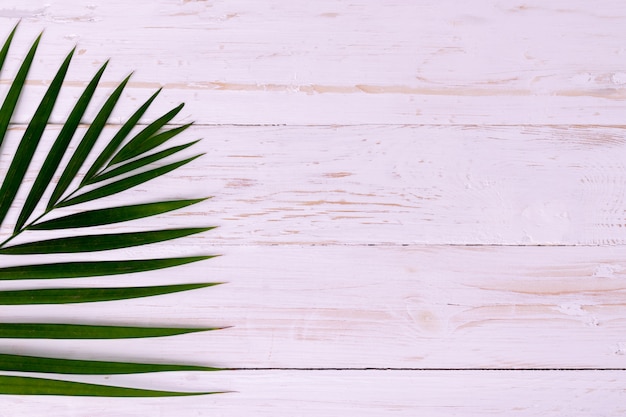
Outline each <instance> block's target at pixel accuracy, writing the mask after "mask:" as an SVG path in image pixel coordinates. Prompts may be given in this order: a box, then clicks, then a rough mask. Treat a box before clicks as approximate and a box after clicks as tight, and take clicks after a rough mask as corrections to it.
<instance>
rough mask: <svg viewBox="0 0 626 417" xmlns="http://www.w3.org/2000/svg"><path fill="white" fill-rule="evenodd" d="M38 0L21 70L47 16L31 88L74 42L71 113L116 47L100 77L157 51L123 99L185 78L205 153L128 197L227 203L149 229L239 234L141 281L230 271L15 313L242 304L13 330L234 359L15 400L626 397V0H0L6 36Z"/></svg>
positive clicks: (20, 410)
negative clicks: (86, 393) (107, 333)
mask: <svg viewBox="0 0 626 417" xmlns="http://www.w3.org/2000/svg"><path fill="white" fill-rule="evenodd" d="M19 19H22V24H21V27H20V29H19V32H18V34H17V36H16V39H15V46H14V49H13V51H14V52H13V53H12V54H11V55H10V57H11V59H10V61H9V62H8V63H7V65H9V67H8V68H9V69H7V70H6V72H3V79H2V81H1V83H2V84H1V85H0V87H1V88H2V89H3V91H4V90H6V88H7V85H8V83H9V82H10V76H9V75H10V74H13V73H14V70H15V68H16V67H17V65H19V62H20V58H21V56H22V55H23V54H24V53H25V51H26V49H27V47H28V45H29V43H30V42H32V40H33V39H34V38H35V36H36V35H37V34H38V32H39V31H41V30H42V29H45V34H44V38H43V42H42V45H41V48H40V51H39V53H38V56H37V59H36V61H35V67H34V68H33V70H32V71H31V81H30V83H29V85H28V90H27V93H28V94H29V97H35V98H36V97H39V96H40V95H41V94H42V93H43V91H44V88H45V86H46V85H47V83H48V82H49V81H50V79H51V77H52V75H53V73H54V71H55V70H56V67H57V66H58V65H59V63H60V62H61V60H62V58H63V57H64V55H65V53H67V52H68V51H69V50H70V49H71V48H72V47H73V46H74V45H75V44H77V45H78V49H77V51H78V52H77V57H76V59H75V62H74V64H73V66H72V67H71V71H70V75H69V81H68V82H67V83H66V84H67V86H66V88H67V90H65V92H64V94H65V95H64V96H63V99H62V100H63V102H62V103H61V105H60V106H59V107H58V108H57V110H56V111H55V115H54V120H56V121H61V120H62V119H63V117H64V116H65V115H66V114H67V111H68V108H69V106H70V105H71V103H72V100H73V99H75V98H76V97H77V96H78V94H80V91H81V88H82V87H84V85H85V84H86V82H87V81H88V80H89V78H90V77H91V75H92V74H93V73H94V72H95V70H96V69H97V68H98V66H99V65H101V64H102V63H103V62H104V60H106V59H107V58H108V57H111V58H112V61H111V64H110V66H109V69H108V70H107V73H106V74H105V82H104V83H103V85H104V86H105V88H103V90H102V92H101V93H106V92H108V91H110V88H111V87H113V86H114V85H115V83H116V82H118V81H120V80H121V79H122V78H123V77H124V76H125V75H126V74H128V73H129V72H130V71H131V70H136V72H135V74H134V76H133V79H132V81H131V83H130V84H129V86H130V88H128V90H127V92H126V93H125V95H124V97H123V103H122V104H121V105H120V106H119V107H118V109H117V110H116V117H115V118H114V121H113V122H114V123H115V122H116V121H118V122H119V121H120V120H122V118H123V117H125V116H127V115H129V114H130V112H131V111H132V110H133V109H134V108H136V107H137V106H138V105H139V104H140V103H141V102H142V101H143V100H145V99H146V98H147V97H148V96H149V95H150V94H151V93H152V92H153V91H154V90H155V89H156V88H158V87H159V86H164V87H165V88H164V91H163V93H162V94H161V96H160V97H159V99H158V100H157V102H156V103H155V106H154V110H153V111H151V112H150V115H149V117H155V116H156V115H158V114H159V112H163V111H165V110H168V109H169V108H171V107H173V106H175V105H177V104H178V103H179V102H186V107H185V108H184V110H183V111H182V112H181V115H180V116H179V117H178V118H177V119H176V121H177V122H178V123H184V122H188V121H192V120H195V122H196V123H195V125H194V127H193V128H192V129H190V130H188V131H187V132H185V134H184V137H185V138H186V139H190V140H191V139H196V138H200V137H202V138H204V140H203V141H202V142H201V143H200V144H199V145H198V148H199V151H203V152H206V155H205V156H204V157H203V158H201V159H199V160H197V161H195V162H194V163H193V164H192V165H189V166H187V167H185V168H184V169H181V170H180V171H179V172H178V174H176V175H170V176H169V177H168V178H166V179H163V180H159V181H157V182H154V183H152V184H150V185H146V186H145V187H143V188H141V189H140V190H139V191H140V192H135V193H132V192H129V193H125V194H122V195H120V197H119V198H118V200H121V201H123V202H131V201H132V202H135V201H138V199H139V200H140V201H150V200H153V199H154V198H155V197H154V196H155V195H164V196H168V197H197V196H205V195H212V196H214V198H213V199H211V200H208V201H206V202H204V203H202V204H201V205H198V206H194V207H192V208H190V209H188V210H187V211H182V212H177V213H172V214H168V215H163V216H161V217H160V218H159V219H158V221H159V222H160V223H159V224H162V223H163V222H165V223H166V224H168V225H170V224H171V225H182V224H189V225H218V226H220V227H219V228H218V229H216V230H214V231H211V232H208V233H205V234H203V235H200V236H197V237H193V238H188V239H185V240H184V241H181V242H178V243H175V244H160V245H155V247H156V250H161V251H162V253H166V254H179V253H198V254H200V253H219V254H223V255H224V256H222V257H220V258H217V259H213V260H210V261H206V262H203V263H198V264H193V265H188V266H185V267H181V268H179V269H178V270H177V271H176V270H170V271H162V272H159V273H153V274H147V276H146V275H145V274H143V275H140V276H137V277H132V279H133V284H135V283H154V282H161V281H162V282H189V281H206V280H216V281H226V282H228V284H227V285H222V286H219V287H215V288H208V289H204V290H199V291H195V292H190V293H184V294H177V295H168V296H162V297H157V298H151V299H144V300H134V301H122V302H117V304H116V305H115V306H114V308H113V309H112V311H111V310H110V306H109V307H105V306H101V305H94V306H87V305H81V306H67V307H54V308H51V307H40V308H37V309H34V310H33V309H31V308H24V307H11V308H3V309H2V315H3V319H5V320H16V321H19V320H22V321H24V320H33V319H37V318H40V319H41V318H47V319H49V318H50V317H53V318H55V319H59V320H76V317H98V318H99V320H100V321H102V322H120V321H124V322H133V323H134V322H139V323H147V324H156V323H160V324H161V323H166V324H180V323H185V324H192V325H229V326H233V327H232V328H230V329H227V330H223V331H220V332H209V333H206V334H193V335H186V336H182V337H175V338H164V339H160V340H158V341H157V342H155V341H154V340H140V341H114V342H110V343H102V342H84V343H79V344H76V342H72V341H55V342H46V343H44V344H42V343H41V342H37V341H35V342H33V341H31V342H16V341H13V340H2V341H0V350H2V351H3V352H26V353H43V352H45V353H47V354H51V353H55V354H59V355H67V356H71V357H77V358H95V357H106V358H114V359H138V358H145V357H148V358H152V359H154V360H158V361H171V360H175V359H177V358H179V359H180V358H183V359H184V360H185V361H188V362H190V363H199V364H208V365H214V366H221V367H227V368H237V370H232V371H225V372H221V373H217V374H216V373H211V374H198V373H179V374H161V375H158V376H135V377H114V378H77V379H81V380H89V381H101V382H102V381H106V382H110V383H116V384H119V385H125V384H136V385H140V386H144V387H148V388H162V389H177V388H178V389H188V390H205V389H210V390H230V391H233V392H232V393H229V394H223V395H218V396H202V397H193V398H176V399H152V400H151V399H147V400H128V399H91V398H64V397H17V396H3V397H0V416H3V417H4V416H40V415H41V412H42V410H45V412H46V415H47V416H49V417H61V416H76V417H78V416H81V417H83V416H89V417H99V416H102V417H104V416H106V417H108V416H146V415H153V416H174V415H176V416H181V417H186V416H272V417H275V416H321V415H323V416H352V415H354V416H387V415H398V416H418V415H424V416H457V415H458V416H484V415H511V416H539V415H541V416H623V415H624V413H625V412H626V373H625V369H626V314H625V307H626V306H625V297H626V247H625V246H624V245H626V130H625V129H624V126H626V101H625V100H626V4H625V3H624V2H622V1H617V0H615V1H611V0H602V1H598V2H589V1H582V0H567V1H565V0H554V1H550V2H545V1H538V0H529V1H517V0H515V1H513V0H511V1H496V0H479V1H472V2H462V1H455V0H424V1H404V0H384V1H373V0H372V1H368V0H356V1H349V2H348V1H339V0H333V1H330V0H321V1H313V2H311V1H301V0H297V1H277V0H274V1H210V0H205V1H202V0H197V1H194V0H169V1H168V0H141V1H138V0H133V1H128V0H127V1H120V0H106V1H105V0H91V1H89V2H77V1H72V0H48V1H46V2H44V1H35V0H30V1H23V0H20V1H18V0H2V1H1V2H0V24H1V25H0V29H1V30H0V35H1V36H2V37H4V36H6V35H7V34H8V32H9V31H10V29H11V27H12V26H13V25H14V24H15V23H16V22H17V21H18V20H19ZM102 97H104V96H102ZM36 104H37V99H33V100H24V101H23V102H22V103H21V105H20V108H19V113H18V115H17V117H16V124H15V125H14V126H13V130H14V133H15V134H17V132H18V131H19V130H20V129H23V128H24V125H23V123H25V122H26V121H27V118H28V114H30V112H31V111H32V109H33V108H34V106H35V105H36ZM149 117H147V118H146V120H148V119H149ZM53 131H54V129H51V133H50V138H53V137H54V135H53V133H54V132H53ZM111 131H112V129H111ZM10 150H11V145H10V144H7V146H6V147H5V149H4V150H3V155H2V157H3V158H7V157H8V154H9V152H10ZM28 179H29V180H32V179H33V175H32V174H31V176H30V177H29V178H28ZM148 191H149V192H150V193H156V194H148ZM141 199H143V200H141ZM143 226H147V227H150V226H154V224H143ZM143 226H141V227H143ZM130 227H135V226H132V225H128V226H127V225H121V226H119V227H118V228H117V229H118V230H126V229H128V228H130ZM137 227H139V226H137ZM152 250H155V249H154V248H143V249H137V250H136V251H135V252H134V253H140V254H145V253H148V252H147V251H152ZM172 271H174V272H172ZM128 279H131V277H128ZM93 282H98V280H90V281H89V282H88V283H85V284H84V285H87V284H92V283H93ZM22 285H23V284H22ZM81 285H82V284H81ZM15 287H16V288H17V287H18V284H16V285H15Z"/></svg>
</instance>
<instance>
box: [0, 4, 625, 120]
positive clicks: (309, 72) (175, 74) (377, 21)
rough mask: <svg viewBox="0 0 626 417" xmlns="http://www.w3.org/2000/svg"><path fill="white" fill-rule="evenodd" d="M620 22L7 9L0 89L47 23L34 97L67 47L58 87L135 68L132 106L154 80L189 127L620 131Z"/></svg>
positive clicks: (413, 12)
mask: <svg viewBox="0 0 626 417" xmlns="http://www.w3.org/2000/svg"><path fill="white" fill-rule="evenodd" d="M120 8H122V9H123V10H125V12H124V13H120V12H119V10H120ZM623 15H626V7H624V5H623V4H622V3H619V2H614V1H602V2H599V3H598V2H596V3H594V4H593V6H592V5H590V4H589V3H588V2H584V1H575V2H572V1H557V2H551V3H550V5H545V4H544V3H542V2H538V1H533V2H530V3H528V2H526V3H525V4H523V5H509V6H506V5H501V4H500V3H498V2H495V1H484V2H481V3H480V4H473V3H467V4H459V3H458V2H455V1H452V0H448V1H443V2H442V1H434V0H431V1H428V2H420V3H419V4H418V3H415V2H403V1H386V2H385V4H384V7H382V6H381V4H379V3H376V4H375V3H371V2H364V1H360V2H355V3H350V4H348V3H337V2H336V1H324V2H314V3H310V2H302V1H296V2H290V3H284V2H276V1H273V2H269V3H267V2H266V3H263V4H257V3H254V2H247V1H240V2H218V3H209V2H195V1H193V2H186V1H185V2H175V3H172V2H167V1H165V0H160V1H156V2H155V1H145V0H144V1H136V2H133V3H132V5H129V4H128V2H121V1H120V0H115V1H102V0H98V1H94V2H91V3H90V4H86V5H83V6H80V7H77V6H76V4H75V2H73V1H71V0H63V1H58V2H55V3H54V4H52V5H49V4H46V3H43V2H40V1H30V2H23V1H19V2H18V1H16V0H8V1H5V2H3V5H2V8H0V19H2V21H4V22H5V27H6V29H5V32H6V33H8V31H9V28H10V27H11V26H12V25H13V24H14V23H15V22H16V21H17V20H18V19H19V18H22V19H23V20H22V27H21V29H20V32H19V34H18V37H17V38H16V47H15V49H14V50H15V51H18V53H17V54H16V55H13V54H12V55H11V57H10V60H9V62H8V67H9V69H8V70H7V71H6V72H4V73H3V78H5V79H6V77H9V74H12V73H13V69H14V68H15V67H16V66H17V65H18V64H19V63H20V60H21V56H22V55H21V54H20V53H19V51H24V50H25V49H26V47H27V44H28V43H29V42H30V41H31V40H32V39H33V38H34V36H35V35H36V34H37V33H38V32H39V31H40V30H41V29H43V28H44V27H45V28H46V36H45V38H44V43H43V45H42V48H41V51H40V55H39V57H40V58H39V60H38V62H37V64H38V65H36V66H35V68H33V71H32V80H33V81H32V83H33V84H35V86H36V85H41V84H43V85H45V84H47V83H48V82H49V80H50V78H51V77H52V73H51V71H50V68H51V67H54V66H56V65H58V62H59V61H60V60H61V58H62V56H63V55H64V54H65V53H66V52H67V51H68V50H69V49H70V48H71V47H73V46H74V44H75V43H77V42H78V44H79V47H78V50H77V55H78V56H77V58H80V60H79V59H77V61H80V63H77V64H76V66H74V67H73V68H72V70H71V73H70V75H69V78H68V80H69V84H70V85H74V86H76V85H80V84H81V83H84V82H85V81H86V80H87V79H88V77H89V76H90V75H91V74H92V73H93V72H95V70H96V68H97V67H98V66H99V65H101V64H102V63H103V62H104V61H105V60H106V59H107V58H109V57H112V58H113V61H112V65H111V67H110V68H109V72H108V75H107V77H106V80H107V81H108V82H109V83H111V82H113V81H116V80H119V79H121V78H123V77H124V76H125V75H126V74H127V73H128V72H129V71H130V70H133V69H136V70H137V75H136V77H135V78H134V82H133V83H131V89H129V93H128V94H129V95H130V97H132V98H133V99H135V100H140V99H141V97H142V96H143V95H145V94H148V93H149V91H151V90H153V89H155V88H157V87H158V86H159V85H165V86H166V87H167V88H168V89H170V90H171V95H170V96H169V101H168V104H169V105H174V104H175V103H177V102H178V101H186V102H188V104H189V106H188V108H187V109H186V110H185V113H184V115H185V116H186V117H193V118H194V119H195V120H197V121H199V122H200V123H212V124H214V123H218V124H219V123H238V124H259V123H261V124H282V123H286V124H342V123H343V124H345V123H350V124H362V123H393V124H407V123H417V124H423V123H428V124H433V123H434V124H462V123H466V124H475V123H487V124H532V123H549V124H571V123H576V124H621V123H622V114H623V109H624V105H623V101H624V98H625V97H626V89H625V88H624V86H625V85H626V73H625V72H624V70H623V65H622V61H623V59H622V56H623V54H624V48H623V40H624V39H623V38H624V36H623V28H622V25H621V19H620V17H621V16H623ZM22 53H23V52H22ZM35 86H33V87H35ZM78 94H79V91H77V89H72V93H71V95H72V96H77V95H78ZM64 104H65V105H64V106H62V107H61V108H60V109H59V110H58V111H57V113H56V116H55V119H56V120H59V118H61V117H62V115H63V114H64V113H63V108H65V107H67V106H68V105H69V104H68V103H64ZM27 106H28V104H26V105H25V106H24V107H23V108H24V109H26V108H27ZM127 108H128V104H126V105H125V107H124V109H127ZM20 120H21V121H24V120H27V117H26V115H25V114H24V112H21V113H20Z"/></svg>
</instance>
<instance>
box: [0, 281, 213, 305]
mask: <svg viewBox="0 0 626 417" xmlns="http://www.w3.org/2000/svg"><path fill="white" fill-rule="evenodd" d="M218 284H219V283H217V282H214V283H208V284H181V285H161V286H156V285H154V286H151V287H122V288H46V289H41V290H18V291H0V305H24V304H70V303H94V302H97V301H114V300H127V299H130V298H140V297H152V296H155V295H162V294H170V293H174V292H180V291H189V290H195V289H198V288H206V287H211V286H213V285H218Z"/></svg>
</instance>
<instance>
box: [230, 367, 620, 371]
mask: <svg viewBox="0 0 626 417" xmlns="http://www.w3.org/2000/svg"><path fill="white" fill-rule="evenodd" d="M221 370H222V371H262V372H264V371H315V372H318V371H319V372H324V371H390V372H395V371H437V372H476V371H480V372H482V371H485V372H503V371H507V372H535V371H536V372H563V371H567V372H581V371H626V368H368V367H362V368H221Z"/></svg>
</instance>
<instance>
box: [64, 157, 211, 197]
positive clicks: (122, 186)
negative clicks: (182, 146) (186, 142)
mask: <svg viewBox="0 0 626 417" xmlns="http://www.w3.org/2000/svg"><path fill="white" fill-rule="evenodd" d="M200 156H202V155H196V156H193V157H191V158H187V159H184V160H182V161H178V162H173V163H171V164H168V165H165V166H162V167H159V168H155V169H152V170H150V171H146V172H142V173H140V174H136V175H133V176H132V177H128V178H124V179H122V180H119V181H116V182H113V183H111V184H107V185H105V186H103V187H100V188H96V189H95V190H92V191H89V192H86V193H84V194H80V195H78V196H76V197H73V198H68V199H65V200H62V201H61V202H59V203H58V204H57V205H56V207H68V206H73V205H74V204H80V203H86V202H88V201H91V200H97V199H100V198H103V197H108V196H110V195H113V194H117V193H121V192H122V191H126V190H128V189H130V188H133V187H136V186H137V185H140V184H143V183H144V182H148V181H150V180H153V179H155V178H158V177H160V176H162V175H164V174H167V173H168V172H171V171H174V170H175V169H178V168H180V167H182V166H183V165H185V164H188V163H189V162H191V161H193V160H194V159H196V158H198V157H200Z"/></svg>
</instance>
